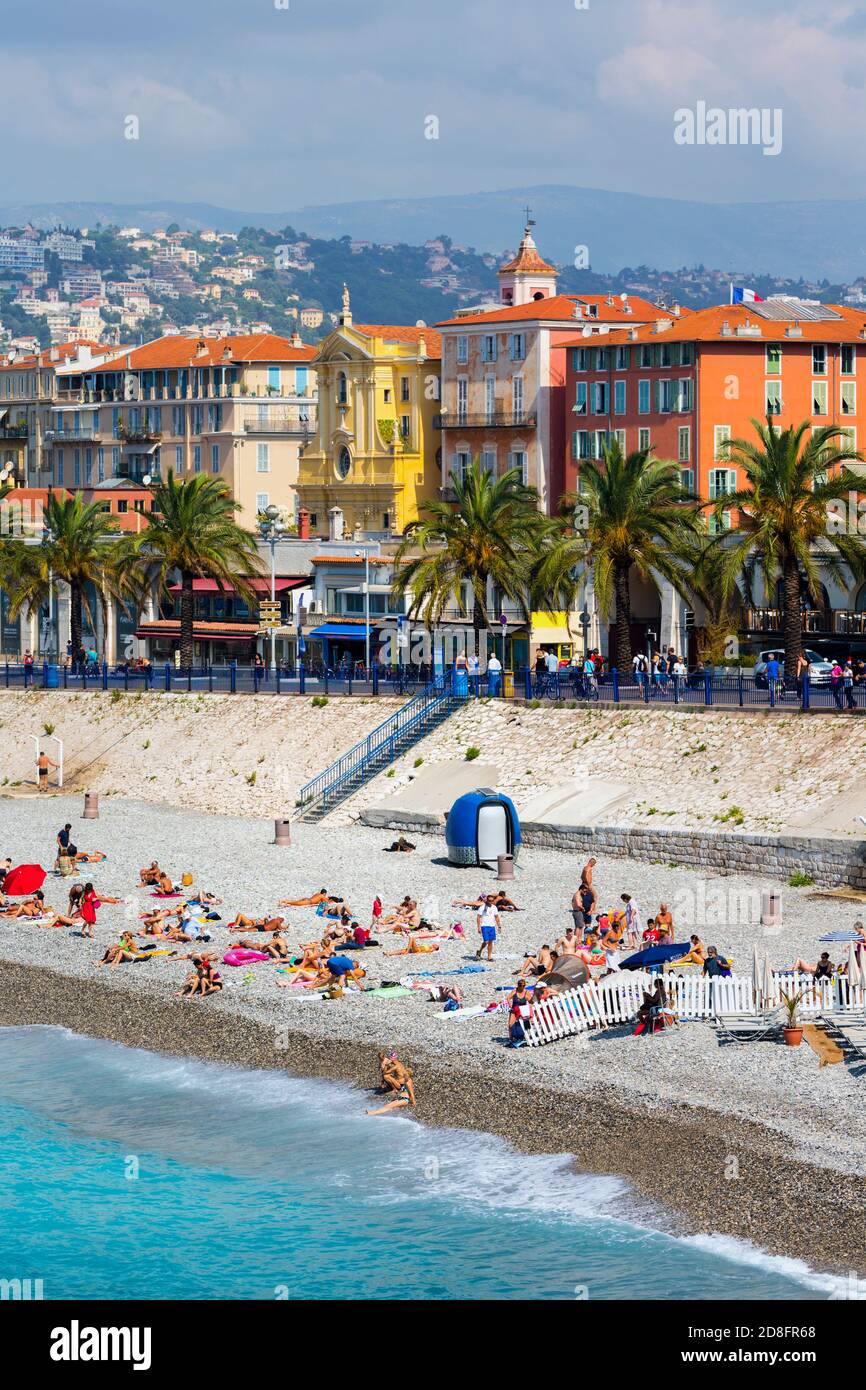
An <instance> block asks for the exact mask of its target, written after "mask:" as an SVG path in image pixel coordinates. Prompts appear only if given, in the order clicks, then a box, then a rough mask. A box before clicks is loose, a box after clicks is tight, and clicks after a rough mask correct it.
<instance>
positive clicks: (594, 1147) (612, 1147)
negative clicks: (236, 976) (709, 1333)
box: [0, 959, 866, 1276]
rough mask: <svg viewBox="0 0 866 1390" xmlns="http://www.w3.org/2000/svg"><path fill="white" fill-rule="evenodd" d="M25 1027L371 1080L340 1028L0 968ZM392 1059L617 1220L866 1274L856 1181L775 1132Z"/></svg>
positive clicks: (444, 1060) (464, 1061)
mask: <svg viewBox="0 0 866 1390" xmlns="http://www.w3.org/2000/svg"><path fill="white" fill-rule="evenodd" d="M322 1007H327V1006H322ZM35 1025H43V1026H45V1025H58V1026H62V1027H65V1028H68V1029H70V1031H72V1032H75V1033H79V1034H83V1035H86V1036H91V1037H98V1038H103V1039H106V1040H107V1041H111V1042H117V1043H121V1044H122V1045H123V1046H126V1047H131V1048H146V1049H149V1050H151V1051H157V1052H163V1053H168V1054H171V1055H180V1056H188V1057H194V1058H197V1059H198V1060H201V1061H206V1062H220V1063H221V1064H223V1065H225V1064H234V1065H238V1066H244V1067H251V1068H259V1069H262V1070H274V1069H276V1070H285V1071H287V1072H290V1073H292V1074H295V1075H299V1076H303V1077H315V1078H320V1079H325V1080H331V1081H341V1082H348V1083H350V1084H353V1085H356V1086H358V1087H359V1088H362V1089H363V1090H366V1091H368V1092H369V1091H371V1090H372V1089H373V1086H374V1084H375V1077H376V1056H377V1047H376V1045H375V1044H373V1043H371V1042H369V1041H365V1040H363V1039H360V1038H354V1037H352V1034H351V1028H350V1027H349V1028H347V1029H346V1031H345V1035H340V1036H335V1035H332V1036H329V1037H326V1036H322V1035H317V1034H316V1033H315V1032H314V1031H306V1030H304V1029H303V1028H300V1027H298V1026H294V1027H291V1028H289V1027H282V1026H280V1027H279V1028H275V1027H274V1026H273V1025H270V1026H269V1025H267V1024H265V1023H264V1022H262V1021H260V1020H259V1019H256V1018H254V1017H251V1016H249V1015H248V1014H245V1013H243V1012H241V1011H239V1010H237V1009H229V1008H221V1009H219V1010H217V1009H208V1008H207V1006H206V1005H199V1004H196V1003H189V1004H187V1003H183V1002H181V1001H179V1000H175V999H173V998H167V997H164V996H163V995H161V994H160V993H159V991H158V990H155V989H152V988H150V987H145V988H141V987H138V986H137V987H135V988H134V989H132V990H130V989H127V988H125V987H123V986H122V985H117V984H116V983H115V982H112V985H111V986H109V985H108V983H107V981H103V980H102V979H95V978H80V977H73V976H71V975H69V974H65V973H63V972H62V971H60V970H54V969H52V968H49V967H46V966H41V965H24V964H20V963H18V962H14V961H10V960H8V959H2V960H0V1027H20V1026H35ZM400 1050H401V1052H403V1053H405V1054H406V1055H407V1056H408V1058H409V1060H410V1061H411V1064H412V1066H413V1069H414V1072H415V1076H416V1081H417V1083H418V1089H419V1105H418V1111H417V1112H416V1113H417V1118H418V1119H419V1120H420V1121H421V1122H422V1123H424V1124H427V1125H431V1126H435V1127H438V1128H442V1129H455V1128H459V1129H470V1130H477V1131H480V1132H482V1133H487V1134H494V1135H496V1136H498V1137H500V1138H503V1139H505V1140H507V1141H508V1142H509V1143H511V1144H512V1145H513V1146H514V1147H515V1148H516V1149H518V1150H522V1151H523V1152H530V1153H563V1152H568V1153H570V1154H571V1155H572V1157H573V1160H574V1162H575V1164H576V1165H577V1166H578V1167H579V1168H580V1169H581V1170H583V1171H586V1172H589V1173H594V1174H604V1175H610V1176H617V1177H621V1178H624V1179H625V1180H626V1181H627V1182H628V1183H629V1184H630V1187H631V1193H630V1197H629V1199H627V1206H626V1207H625V1209H624V1211H623V1214H624V1215H628V1216H630V1217H632V1218H634V1219H637V1220H639V1221H643V1222H644V1224H648V1225H653V1226H654V1227H655V1228H657V1229H659V1228H660V1229H665V1230H668V1231H670V1232H671V1233H673V1234H676V1235H696V1234H706V1235H709V1234H716V1235H723V1236H731V1237H734V1238H736V1239H739V1240H741V1241H748V1242H751V1243H752V1244H753V1245H755V1246H758V1247H760V1248H761V1249H763V1250H764V1251H766V1252H767V1253H769V1254H771V1255H777V1256H785V1257H788V1258H794V1259H799V1260H802V1261H803V1262H804V1263H806V1264H807V1265H809V1266H810V1267H811V1268H813V1269H816V1270H820V1271H827V1272H831V1273H834V1274H841V1275H848V1274H849V1273H851V1272H852V1271H853V1272H856V1273H857V1274H858V1275H860V1276H863V1275H866V1194H864V1189H863V1183H862V1179H861V1178H860V1177H858V1176H857V1175H855V1174H853V1173H846V1172H843V1171H839V1170H837V1169H831V1168H828V1167H821V1166H820V1165H818V1164H813V1163H809V1162H807V1161H805V1160H804V1159H803V1158H802V1157H801V1156H799V1155H798V1153H797V1152H796V1149H795V1145H794V1143H793V1141H792V1140H790V1139H789V1138H788V1137H787V1136H786V1135H784V1134H782V1133H779V1132H777V1131H775V1130H770V1129H769V1128H767V1127H765V1126H763V1125H761V1124H759V1123H756V1122H753V1121H748V1120H744V1119H740V1118H737V1117H734V1116H727V1115H723V1114H722V1113H721V1112H719V1111H714V1110H710V1109H702V1108H700V1109H699V1108H698V1107H696V1106H694V1105H690V1104H686V1103H677V1104H671V1103H669V1102H668V1103H665V1104H664V1106H663V1107H661V1108H658V1107H653V1106H652V1105H651V1104H650V1103H649V1101H647V1103H646V1104H642V1103H641V1102H640V1100H639V1098H638V1097H637V1096H635V1095H634V1094H629V1095H626V1094H624V1093H622V1092H621V1091H617V1090H616V1088H615V1087H610V1086H606V1087H605V1090H604V1091H602V1089H601V1088H600V1086H598V1085H597V1084H593V1083H591V1082H590V1083H589V1084H588V1085H587V1086H586V1088H585V1089H582V1090H578V1091H575V1090H564V1089H558V1088H557V1086H556V1085H555V1083H553V1082H545V1081H544V1080H543V1079H541V1078H533V1079H531V1080H530V1079H520V1078H515V1077H509V1078H507V1079H506V1078H504V1077H502V1076H498V1075H491V1073H490V1071H489V1070H485V1068H484V1065H483V1062H482V1061H481V1060H480V1059H479V1061H478V1062H477V1063H476V1062H473V1060H472V1058H471V1057H467V1054H466V1052H465V1051H462V1052H459V1053H458V1051H457V1050H456V1049H451V1048H448V1047H440V1048H439V1050H438V1052H433V1051H431V1050H430V1049H428V1048H425V1047H424V1046H419V1045H416V1044H414V1043H412V1044H405V1045H401V1048H400Z"/></svg>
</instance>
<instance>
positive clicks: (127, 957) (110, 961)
mask: <svg viewBox="0 0 866 1390" xmlns="http://www.w3.org/2000/svg"><path fill="white" fill-rule="evenodd" d="M141 954H142V953H141V951H139V949H138V947H137V946H136V944H135V938H134V937H133V935H132V932H131V931H125V932H123V933H122V935H121V938H120V940H119V941H116V942H115V943H114V945H113V946H109V948H108V950H107V951H106V952H105V955H104V956H103V957H102V960H98V961H95V962H94V964H95V965H96V968H97V970H98V969H99V967H100V966H102V965H107V966H109V967H110V968H111V969H112V970H114V969H115V968H116V967H117V966H118V965H122V964H124V962H126V961H131V960H138V959H139V957H140V956H141Z"/></svg>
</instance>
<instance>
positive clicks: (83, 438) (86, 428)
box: [44, 425, 102, 444]
mask: <svg viewBox="0 0 866 1390" xmlns="http://www.w3.org/2000/svg"><path fill="white" fill-rule="evenodd" d="M44 438H45V443H46V444H81V443H87V442H90V443H93V442H94V441H98V440H100V439H101V438H102V431H101V429H100V428H99V426H98V425H79V427H78V429H77V430H76V429H72V430H46V431H45V435H44Z"/></svg>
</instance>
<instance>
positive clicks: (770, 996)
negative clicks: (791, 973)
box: [761, 956, 776, 1009]
mask: <svg viewBox="0 0 866 1390" xmlns="http://www.w3.org/2000/svg"><path fill="white" fill-rule="evenodd" d="M761 992H762V994H763V996H764V1008H765V1009H768V1008H769V1007H770V1005H771V1004H772V1003H774V1002H775V999H776V981H775V980H774V979H773V970H772V967H771V965H770V957H769V956H764V977H763V981H762V990H761Z"/></svg>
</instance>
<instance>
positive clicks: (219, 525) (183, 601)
mask: <svg viewBox="0 0 866 1390" xmlns="http://www.w3.org/2000/svg"><path fill="white" fill-rule="evenodd" d="M151 495H152V500H153V503H154V504H155V510H154V511H152V512H151V513H150V515H149V516H148V524H147V526H146V527H145V529H144V530H143V531H140V532H139V533H138V534H137V535H136V536H133V537H131V538H130V540H129V541H128V542H127V552H128V554H129V558H130V560H131V561H132V565H131V568H132V569H133V571H135V570H137V571H138V574H139V576H140V577H141V578H143V579H144V580H146V581H147V582H151V581H152V580H155V581H156V582H157V583H158V585H159V587H160V588H161V589H162V590H164V591H168V588H169V584H170V582H171V579H172V578H173V576H174V575H175V574H176V573H179V574H180V583H181V590H180V660H181V665H182V666H184V667H187V668H189V667H191V666H192V662H193V620H194V615H195V604H194V600H193V580H194V579H215V580H216V581H217V584H218V585H219V586H220V588H223V589H235V590H236V591H237V592H238V593H239V594H240V595H241V597H242V598H245V599H246V600H247V601H251V600H252V599H253V590H252V587H251V586H250V585H249V584H248V583H247V582H246V581H247V580H248V579H250V578H252V577H253V576H255V575H256V574H258V573H259V570H260V561H259V556H258V551H257V548H256V538H255V536H254V535H253V534H252V532H250V531H247V530H245V529H244V528H243V527H242V526H240V525H238V523H237V521H236V520H235V512H236V511H237V510H238V508H239V506H240V503H239V502H237V501H235V499H234V498H233V497H232V495H231V493H230V491H229V489H228V487H227V485H226V483H225V481H224V480H223V479H222V478H214V477H205V476H204V475H199V476H197V477H193V478H189V479H187V480H185V481H181V482H177V481H176V479H175V476H174V473H173V472H172V471H171V470H169V473H168V476H167V477H166V480H165V482H160V483H157V484H156V486H155V487H154V488H153V490H152V494H151Z"/></svg>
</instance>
